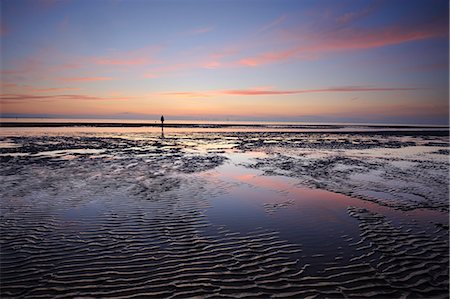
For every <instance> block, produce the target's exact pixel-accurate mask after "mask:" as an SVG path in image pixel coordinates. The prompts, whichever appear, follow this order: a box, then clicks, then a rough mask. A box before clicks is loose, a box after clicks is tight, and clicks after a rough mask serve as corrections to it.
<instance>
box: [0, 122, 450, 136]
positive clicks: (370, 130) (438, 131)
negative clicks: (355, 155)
mask: <svg viewBox="0 0 450 299" xmlns="http://www.w3.org/2000/svg"><path fill="white" fill-rule="evenodd" d="M46 127H47V128H58V127H61V128H63V127H79V128H96V127H97V128H145V127H149V128H159V127H161V123H145V122H142V123H121V122H92V123H89V122H0V128H46ZM164 128H186V129H196V128H197V129H233V128H236V131H239V129H259V130H261V129H262V130H264V131H263V132H266V133H275V132H277V133H316V134H317V133H320V134H374V135H395V134H401V135H435V136H449V135H450V134H449V126H437V125H436V126H433V125H423V126H421V125H382V124H380V125H376V124H367V125H362V124H355V125H352V124H348V125H338V124H335V125H333V124H323V125H320V124H310V125H308V124H242V123H241V124H239V123H229V124H223V123H221V124H215V123H210V124H204V123H202V124H195V123H191V124H186V123H165V124H164ZM280 130H281V131H280ZM282 130H287V131H282ZM296 130H298V131H296ZM243 132H244V131H243Z"/></svg>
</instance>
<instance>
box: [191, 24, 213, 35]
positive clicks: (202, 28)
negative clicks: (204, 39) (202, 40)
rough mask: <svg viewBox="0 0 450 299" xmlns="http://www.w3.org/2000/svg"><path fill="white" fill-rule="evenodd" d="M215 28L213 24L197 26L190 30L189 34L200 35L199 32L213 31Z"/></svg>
mask: <svg viewBox="0 0 450 299" xmlns="http://www.w3.org/2000/svg"><path fill="white" fill-rule="evenodd" d="M213 30H214V27H213V26H208V27H201V28H196V29H193V30H191V31H189V34H190V35H198V34H203V33H207V32H211V31H213Z"/></svg>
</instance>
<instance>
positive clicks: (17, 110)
mask: <svg viewBox="0 0 450 299" xmlns="http://www.w3.org/2000/svg"><path fill="white" fill-rule="evenodd" d="M0 9H1V19H0V22H1V23H0V37H1V39H0V41H1V45H0V47H1V56H0V59H1V95H0V113H1V116H3V117H73V118H139V119H153V118H155V117H157V116H159V115H161V114H164V115H165V116H166V119H169V120H170V119H202V120H205V119H209V120H213V119H216V120H270V121H307V122H364V123H401V124H448V122H449V93H448V84H449V83H448V80H449V2H448V1H447V0H421V1H415V0H390V1H388V0H384V1H369V0H365V1H347V0H342V1H335V0H329V1H322V0H314V1H308V0H302V1H288V0H260V1H256V0H251V1H250V0H248V1H246V0H236V1H234V0H227V1H225V0H223V1H214V0H212V1H201V0H196V1H193V0H166V1H162V0H160V1H158V0H33V1H25V0H0Z"/></svg>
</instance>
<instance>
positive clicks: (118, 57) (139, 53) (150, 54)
mask: <svg viewBox="0 0 450 299" xmlns="http://www.w3.org/2000/svg"><path fill="white" fill-rule="evenodd" d="M159 49H160V47H157V46H152V47H144V48H140V49H135V50H130V51H114V52H113V53H111V54H108V55H106V56H103V57H94V58H92V61H93V62H94V63H95V64H97V65H103V66H141V65H142V66H145V65H150V64H154V63H156V62H157V61H156V59H155V58H154V55H155V52H156V51H158V50H159Z"/></svg>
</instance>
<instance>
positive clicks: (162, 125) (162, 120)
mask: <svg viewBox="0 0 450 299" xmlns="http://www.w3.org/2000/svg"><path fill="white" fill-rule="evenodd" d="M161 138H164V115H161Z"/></svg>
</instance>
